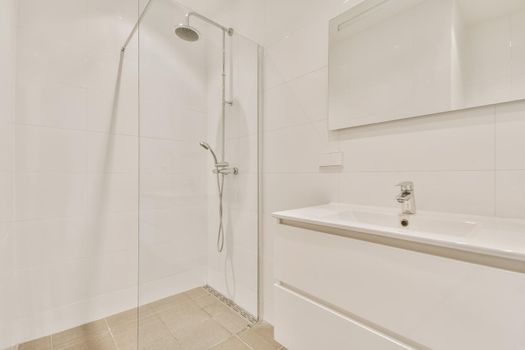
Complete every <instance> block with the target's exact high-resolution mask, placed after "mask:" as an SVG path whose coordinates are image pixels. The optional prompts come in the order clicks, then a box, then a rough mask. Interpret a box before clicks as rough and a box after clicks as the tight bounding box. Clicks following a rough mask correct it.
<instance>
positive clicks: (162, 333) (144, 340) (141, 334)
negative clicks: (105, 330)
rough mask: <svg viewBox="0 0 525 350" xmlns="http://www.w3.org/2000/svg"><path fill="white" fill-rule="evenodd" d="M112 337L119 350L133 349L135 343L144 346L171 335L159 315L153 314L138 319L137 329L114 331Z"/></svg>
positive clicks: (135, 345) (135, 346)
mask: <svg viewBox="0 0 525 350" xmlns="http://www.w3.org/2000/svg"><path fill="white" fill-rule="evenodd" d="M113 338H114V339H115V342H116V344H117V346H118V348H119V350H127V349H130V350H134V349H136V348H137V343H138V344H139V345H140V347H146V346H149V345H151V344H153V343H155V342H157V341H158V340H160V339H165V338H172V335H171V333H170V331H169V329H168V327H167V326H166V325H165V324H164V322H162V321H161V319H160V317H158V316H157V315H153V316H150V317H148V318H144V319H143V320H140V322H139V325H138V331H137V329H136V328H129V329H128V330H127V331H125V332H122V333H114V334H113ZM137 338H138V341H137ZM173 340H175V339H173Z"/></svg>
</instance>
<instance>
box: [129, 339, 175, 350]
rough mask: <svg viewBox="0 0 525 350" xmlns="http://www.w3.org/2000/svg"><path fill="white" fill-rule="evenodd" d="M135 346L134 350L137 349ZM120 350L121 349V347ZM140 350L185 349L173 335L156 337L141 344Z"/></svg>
mask: <svg viewBox="0 0 525 350" xmlns="http://www.w3.org/2000/svg"><path fill="white" fill-rule="evenodd" d="M136 349H137V348H135V349H134V350H136ZM119 350H121V349H120V348H119ZM138 350H185V349H184V348H183V347H182V345H181V344H180V343H179V342H178V341H177V340H175V338H173V337H171V336H170V337H167V338H161V339H156V340H155V341H154V342H153V343H150V344H142V343H141V344H140V345H139V347H138Z"/></svg>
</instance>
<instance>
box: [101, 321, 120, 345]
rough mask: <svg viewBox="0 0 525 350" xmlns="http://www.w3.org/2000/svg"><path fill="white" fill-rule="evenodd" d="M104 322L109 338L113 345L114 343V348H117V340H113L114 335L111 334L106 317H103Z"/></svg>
mask: <svg viewBox="0 0 525 350" xmlns="http://www.w3.org/2000/svg"><path fill="white" fill-rule="evenodd" d="M104 323H105V324H106V328H107V329H108V332H109V335H110V336H111V340H112V341H113V345H115V349H116V350H119V347H118V345H117V341H116V340H115V337H114V336H113V331H112V330H111V327H110V326H109V323H108V319H107V318H104Z"/></svg>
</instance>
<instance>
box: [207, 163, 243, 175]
mask: <svg viewBox="0 0 525 350" xmlns="http://www.w3.org/2000/svg"><path fill="white" fill-rule="evenodd" d="M212 172H213V173H214V174H222V175H230V174H233V175H238V174H239V169H238V168H236V167H230V164H229V163H228V162H222V163H217V164H215V169H213V171H212Z"/></svg>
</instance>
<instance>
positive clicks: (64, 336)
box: [51, 320, 109, 349]
mask: <svg viewBox="0 0 525 350" xmlns="http://www.w3.org/2000/svg"><path fill="white" fill-rule="evenodd" d="M105 335H109V329H108V327H107V325H106V321H105V320H99V321H95V322H91V323H88V324H85V325H82V326H79V327H75V328H72V329H68V330H66V331H63V332H59V333H56V334H53V335H52V336H51V339H52V342H53V348H54V349H62V348H67V347H69V346H71V345H72V344H73V345H74V344H79V343H82V342H88V341H92V340H93V339H95V340H97V339H98V338H101V337H103V336H105Z"/></svg>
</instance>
